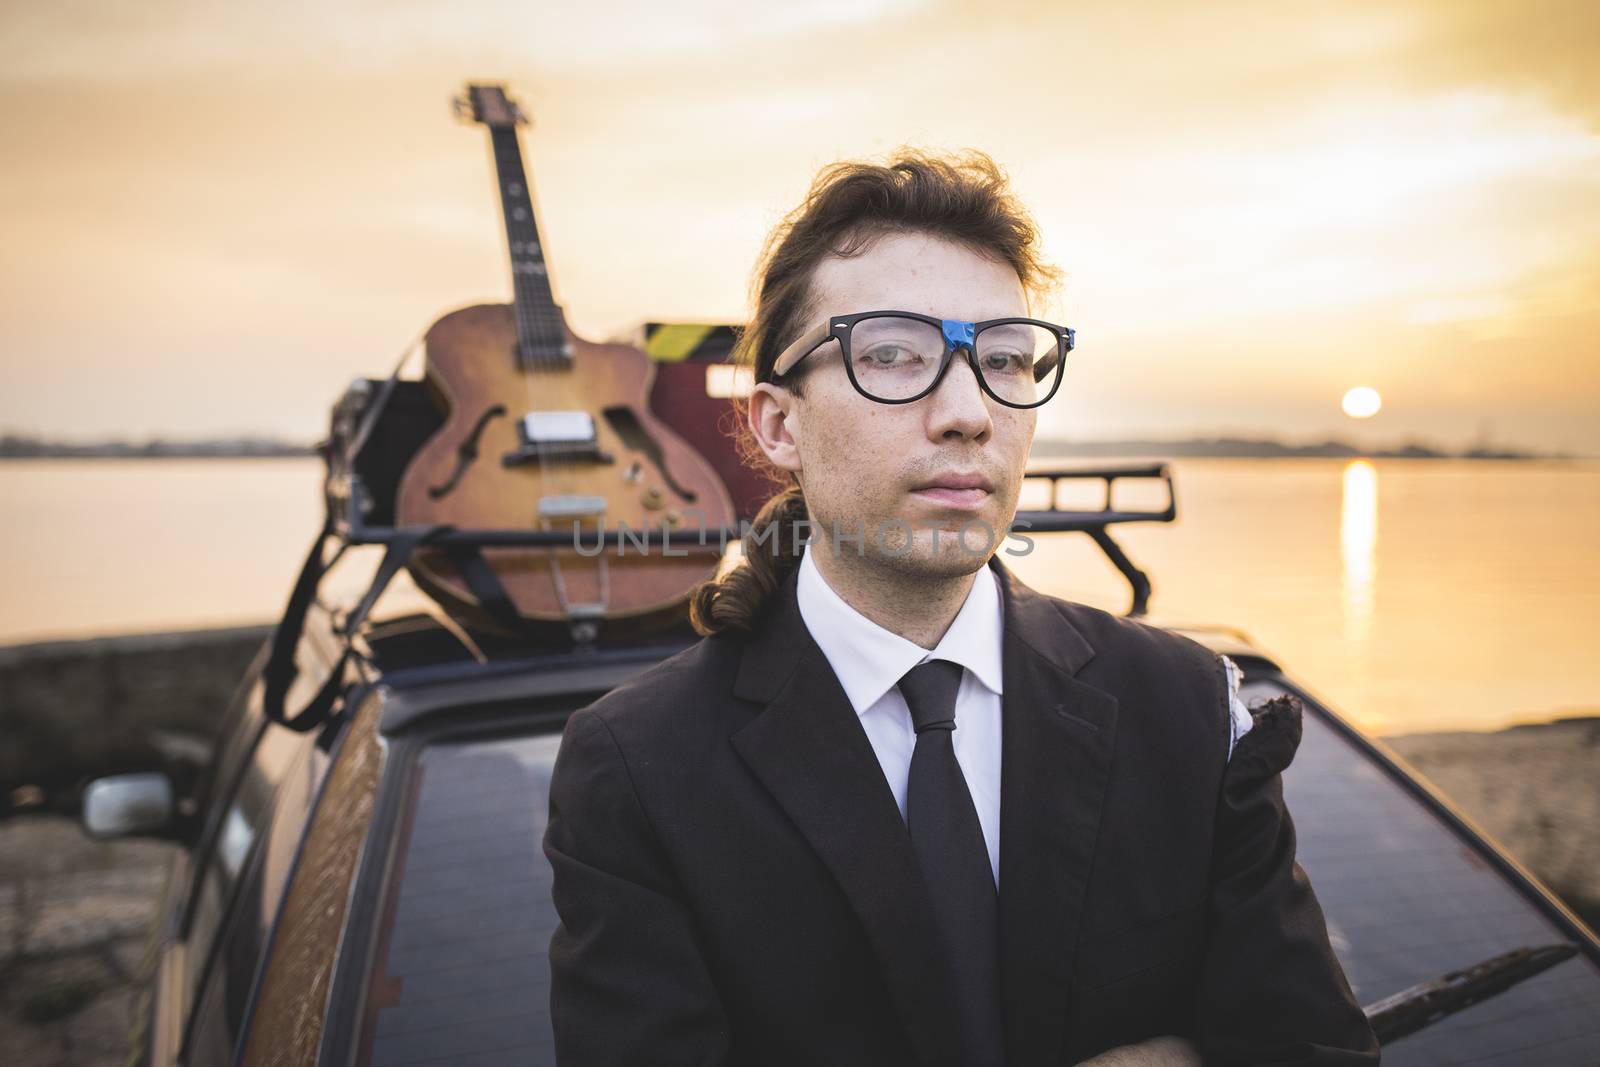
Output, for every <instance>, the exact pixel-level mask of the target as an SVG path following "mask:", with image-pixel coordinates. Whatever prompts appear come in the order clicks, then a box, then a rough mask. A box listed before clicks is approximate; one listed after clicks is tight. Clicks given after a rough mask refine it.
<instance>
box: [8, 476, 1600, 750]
mask: <svg viewBox="0 0 1600 1067" xmlns="http://www.w3.org/2000/svg"><path fill="white" fill-rule="evenodd" d="M1092 462H1093V463H1099V462H1101V461H1100V460H1095V461H1092ZM1113 462H1114V461H1113ZM1085 465H1088V464H1085ZM1172 469H1173V472H1174V479H1175V482H1176V487H1177V494H1178V520H1177V522H1175V523H1170V524H1159V523H1158V524H1140V525H1131V526H1126V527H1119V528H1117V529H1115V530H1114V531H1113V535H1114V536H1115V537H1116V538H1117V540H1118V541H1119V542H1120V543H1121V544H1122V545H1123V547H1124V548H1125V549H1126V550H1127V551H1128V553H1129V554H1130V555H1131V556H1132V557H1133V559H1134V562H1135V563H1137V564H1138V565H1139V566H1140V567H1142V568H1143V569H1144V570H1145V571H1146V573H1148V574H1149V575H1150V576H1151V577H1152V579H1153V581H1154V585H1155V595H1154V597H1153V599H1152V601H1151V608H1152V615H1153V616H1154V618H1155V619H1156V621H1159V622H1201V623H1210V624H1217V625H1223V626H1229V627H1233V628H1237V629H1239V630H1242V631H1244V632H1245V633H1247V634H1248V635H1249V636H1250V637H1251V638H1252V639H1253V640H1255V641H1256V642H1257V643H1258V644H1260V645H1261V646H1262V647H1263V648H1265V649H1266V650H1267V651H1268V652H1270V653H1273V654H1275V655H1276V656H1278V657H1279V658H1280V661H1281V662H1283V663H1285V664H1286V665H1287V666H1288V668H1289V670H1290V671H1291V672H1292V673H1294V674H1295V676H1296V677H1297V678H1299V679H1300V680H1301V681H1303V682H1304V683H1305V684H1306V685H1307V686H1308V687H1309V688H1310V689H1311V690H1312V692H1315V693H1317V694H1318V695H1319V696H1321V697H1323V698H1325V699H1327V700H1328V701H1330V702H1331V703H1332V704H1333V705H1334V706H1335V707H1337V708H1339V709H1340V710H1342V711H1344V712H1345V713H1346V714H1348V715H1350V716H1351V717H1352V718H1354V719H1355V720H1356V721H1357V722H1358V723H1360V724H1361V725H1363V726H1365V727H1366V728H1368V729H1370V730H1372V731H1375V732H1378V733H1404V732H1412V731H1417V730H1433V729H1449V728H1466V729H1493V728H1497V727H1500V726H1504V725H1506V724H1508V723H1512V722H1525V721H1539V720H1544V719H1549V718H1553V717H1558V716H1562V715H1574V714H1600V651H1597V650H1600V552H1597V546H1600V462H1578V463H1554V462H1551V463H1530V462H1498V461H1482V462H1479V461H1427V460H1421V461H1417V460H1407V461H1402V460H1376V461H1362V460H1358V461H1344V460H1322V459H1308V460H1301V459H1279V460H1248V459H1245V460H1230V459H1189V460H1177V461H1174V462H1173V463H1172ZM320 472H321V467H320V463H319V462H318V461H317V460H315V459H263V460H151V461H143V460H41V461H12V462H5V463H0V500H3V501H4V506H5V509H6V521H5V522H4V523H3V524H0V559H4V560H5V561H6V563H7V564H8V568H9V570H10V572H11V574H10V580H9V581H8V582H7V586H6V595H5V597H4V599H3V600H0V642H3V643H11V642H19V641H29V640H38V639H45V638H55V637H73V636H86V635H92V634H104V633H120V632H129V631H140V630H156V629H181V628H187V627H200V626H213V625H225V624H234V623H247V622H263V621H269V620H270V619H272V618H274V617H275V616H276V614H277V612H278V611H279V610H281V608H282V605H283V601H284V599H285V598H286V597H287V595H288V592H289V586H290V584H291V583H292V582H293V580H294V576H295V573H296V571H297V569H298V567H299V564H300V560H301V558H302V556H303V554H304V552H305V550H306V547H307V545H308V544H309V543H310V540H311V537H312V535H313V533H314V532H315V531H316V529H317V528H318V526H319V523H320V515H321V512H320V507H321V504H320V497H319V492H320ZM1096 485H1098V483H1096ZM1086 488H1087V487H1086ZM1125 490H1126V493H1125V492H1124V489H1119V492H1118V498H1117V501H1116V503H1117V504H1118V505H1119V506H1128V507H1134V506H1137V507H1146V506H1151V505H1155V504H1157V503H1159V501H1158V500H1157V499H1156V498H1155V497H1154V496H1152V495H1151V494H1150V493H1148V492H1143V491H1138V490H1137V489H1136V487H1135V485H1134V484H1133V483H1128V484H1127V485H1126V486H1125ZM1080 502H1081V504H1082V506H1096V507H1097V506H1099V496H1098V494H1091V495H1090V496H1089V497H1088V498H1083V499H1081V501H1080V499H1079V498H1076V497H1074V498H1069V499H1064V500H1063V503H1064V504H1065V505H1066V506H1073V505H1074V504H1079V503H1080ZM1025 504H1026V500H1025ZM1036 546H1037V547H1036V548H1035V550H1034V552H1033V553H1032V554H1031V555H1028V556H1025V557H1010V556H1007V557H1006V561H1007V563H1008V564H1009V565H1010V566H1011V567H1012V568H1013V569H1015V570H1016V571H1017V573H1018V574H1019V575H1020V576H1021V577H1022V578H1023V580H1024V581H1026V582H1028V583H1029V584H1031V585H1033V586H1035V587H1036V588H1039V589H1043V590H1045V591H1048V592H1051V593H1054V594H1056V595H1058V596H1063V597H1067V598H1069V599H1073V600H1078V601H1082V602H1084V603H1088V604H1093V605H1095V606H1098V607H1103V608H1106V609H1108V610H1113V611H1123V610H1125V609H1126V607H1127V602H1128V594H1127V587H1126V585H1125V584H1124V583H1123V582H1122V579H1121V577H1120V576H1119V575H1117V574H1116V572H1115V571H1114V570H1113V569H1112V568H1111V566H1110V564H1109V563H1107V562H1106V560H1105V559H1104V557H1102V556H1101V555H1100V554H1099V551H1098V550H1097V549H1096V548H1095V547H1094V546H1093V545H1092V544H1091V543H1090V542H1089V541H1088V539H1087V538H1084V537H1082V536H1081V535H1057V537H1056V538H1055V539H1047V538H1040V539H1039V540H1038V541H1037V542H1036ZM1013 547H1014V544H1013ZM373 562H375V561H373ZM373 562H366V563H364V564H363V563H362V562H361V561H360V560H359V559H355V560H352V562H351V563H350V564H349V568H348V569H347V568H341V569H342V570H348V573H349V575H350V576H351V577H352V578H358V577H359V576H360V574H361V573H362V572H368V573H370V568H371V566H372V565H373Z"/></svg>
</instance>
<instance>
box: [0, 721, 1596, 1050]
mask: <svg viewBox="0 0 1600 1067" xmlns="http://www.w3.org/2000/svg"><path fill="white" fill-rule="evenodd" d="M1384 741H1385V742H1386V743H1387V744H1388V745H1389V746H1390V747H1391V748H1392V749H1394V750H1395V751H1396V752H1398V753H1399V754H1400V755H1401V757H1402V758H1403V759H1405V760H1406V761H1407V762H1408V763H1410V764H1411V765H1412V766H1414V767H1415V768H1417V769H1418V770H1419V771H1421V772H1422V773H1423V774H1424V775H1426V776H1427V777H1428V778H1430V779H1431V780H1432V781H1434V782H1435V783H1436V784H1437V785H1438V786H1439V787H1440V788H1441V789H1442V790H1443V791H1444V792H1445V793H1446V794H1448V795H1449V796H1450V797H1451V798H1452V800H1454V801H1455V802H1456V803H1457V804H1458V805H1459V806H1460V807H1461V808H1462V809H1463V810H1465V811H1466V812H1467V814H1468V815H1469V816H1470V817H1471V818H1472V819H1474V820H1475V821H1476V822H1478V823H1479V824H1480V825H1481V826H1483V827H1484V828H1485V829H1486V830H1488V832H1489V833H1490V834H1492V835H1493V836H1495V837H1496V838H1497V839H1499V840H1500V841H1501V842H1502V843H1504V844H1506V845H1507V846H1508V847H1509V848H1511V850H1512V851H1513V853H1514V854H1516V855H1517V856H1518V858H1519V859H1521V860H1522V861H1523V862H1524V863H1525V864H1526V865H1527V866H1528V867H1530V868H1531V869H1532V870H1533V871H1534V872H1535V873H1536V874H1538V875H1539V876H1540V877H1541V878H1542V879H1544V880H1545V881H1546V883H1548V884H1549V885H1550V886H1551V887H1552V888H1554V889H1555V890H1557V892H1559V893H1561V894H1562V895H1563V896H1564V897H1565V899H1566V900H1567V902H1568V904H1569V905H1571V906H1572V907H1573V908H1574V910H1576V911H1578V912H1579V913H1580V914H1581V915H1583V916H1584V917H1585V918H1586V919H1587V921H1588V922H1589V923H1590V924H1591V925H1600V719H1581V720H1567V721H1564V722H1557V723H1552V724H1549V725H1546V726H1525V727H1514V728H1512V729H1509V730H1502V731H1499V732H1498V733H1492V734H1469V733H1440V734H1412V735H1406V736H1396V737H1389V738H1385V739H1384ZM171 848H172V846H170V845H165V844H162V843H159V842H146V841H116V842H95V841H91V840H89V839H88V838H87V837H85V836H84V835H83V834H82V833H81V832H80V831H79V829H78V827H77V824H76V822H75V821H73V820H71V819H67V818H63V817H60V816H42V815H41V816H21V817H16V818H12V819H0V1059H3V1061H4V1062H5V1063H6V1064H8V1065H10V1064H15V1065H17V1067H69V1065H70V1067H102V1065H103V1067H112V1065H120V1064H122V1063H124V1062H125V1060H126V1056H127V1048H128V1036H129V1033H130V1031H131V1030H132V1028H133V1026H134V1024H135V1021H136V1016H137V1014H138V1006H137V1004H138V998H139V994H140V985H139V982H140V977H141V974H142V971H143V966H142V964H143V957H144V952H145V949H146V946H147V939H148V935H149V929H150V922H151V919H152V917H153V916H154V914H155V910H156V906H157V901H158V899H159V897H160V894H161V890H162V887H163V884H164V882H165V878H166V868H167V862H168V860H169V858H170V855H171V852H170V850H171Z"/></svg>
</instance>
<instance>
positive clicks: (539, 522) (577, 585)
mask: <svg viewBox="0 0 1600 1067" xmlns="http://www.w3.org/2000/svg"><path fill="white" fill-rule="evenodd" d="M518 325H519V324H518V319H517V314H516V311H515V306H514V305H510V304H482V305H476V306H473V307H467V308H462V309H460V310H458V311H454V312H451V313H450V314H448V315H446V316H444V317H443V318H441V319H439V320H438V321H437V322H436V323H434V325H433V327H432V328H431V329H430V330H429V331H428V334H427V338H426V361H427V363H426V377H427V381H428V383H429V385H430V387H431V388H432V390H433V391H434V393H435V395H436V398H437V399H438V401H439V403H440V406H441V408H442V409H443V410H445V412H446V422H445V424H444V426H443V427H441V428H440V430H439V431H438V432H437V433H436V434H435V435H434V436H433V437H432V438H430V439H429V440H428V441H427V442H426V443H425V444H424V445H423V447H422V448H421V449H420V450H419V451H418V453H417V454H416V455H415V456H414V457H413V458H412V460H411V463H410V466H409V467H408V468H407V470H406V472H405V475H404V476H403V478H402V479H401V483H400V486H399V491H398V496H397V499H396V505H395V507H396V522H397V523H398V524H399V525H402V526H410V525H415V524H435V523H450V524H453V525H455V526H458V527H470V528H474V529H504V530H530V529H531V530H537V529H551V530H555V531H557V532H561V533H567V534H571V535H573V536H575V537H576V538H578V539H579V542H580V543H581V544H583V545H584V546H585V548H586V551H587V552H588V553H589V554H588V555H583V554H580V553H579V552H578V551H577V550H576V548H568V547H566V546H565V545H564V546H563V547H561V548H543V547H534V548H530V547H488V548H484V549H482V552H483V556H484V559H485V560H487V561H488V562H489V564H490V566H491V567H492V568H493V569H494V571H495V574H496V577H498V578H499V580H500V583H501V585H502V586H504V587H505V589H506V592H507V594H508V595H509V596H510V598H511V601H512V603H513V604H514V605H515V607H516V609H517V611H518V612H519V613H520V614H521V615H522V616H524V617H525V618H527V619H534V620H545V621H558V620H566V619H572V618H575V617H581V616H589V617H595V616H597V615H598V616H603V617H605V618H607V619H634V620H644V619H647V618H650V617H654V616H665V615H671V614H681V613H682V610H683V605H684V603H685V601H686V599H687V596H688V593H689V591H690V590H691V589H692V588H693V587H694V586H695V585H696V584H697V583H698V582H700V581H701V580H703V579H705V578H709V577H711V576H712V574H713V573H714V572H715V570H716V567H717V564H718V562H719V560H720V558H721V552H720V549H719V547H718V542H717V539H716V537H714V536H713V537H711V538H710V545H709V547H704V548H703V547H701V546H699V545H698V544H695V543H692V542H691V543H690V544H688V545H686V546H683V547H681V548H680V547H678V546H674V548H673V550H672V551H673V554H672V555H663V554H662V551H661V548H660V547H659V546H656V547H653V548H651V549H650V550H649V554H648V555H645V554H641V553H640V552H639V550H638V548H637V546H635V545H633V544H628V545H625V546H623V547H622V549H621V550H620V551H619V550H618V549H617V548H606V549H604V550H603V551H601V552H599V553H598V554H596V549H597V545H598V541H597V535H596V532H595V531H597V530H598V529H600V528H601V527H602V526H603V527H604V528H605V529H607V530H615V529H618V528H619V527H621V526H624V525H625V526H626V527H627V528H628V529H631V530H633V531H635V532H637V531H641V530H644V529H647V528H648V529H655V530H659V529H661V528H662V527H663V526H664V525H676V526H678V527H679V528H680V529H684V530H687V531H694V530H698V529H700V528H701V527H702V524H703V526H704V528H705V529H708V530H713V531H714V530H717V529H719V528H721V527H724V526H732V525H735V524H736V521H737V520H736V518H735V514H734V510H733V505H732V503H731V501H730V499H729V496H728V493H727V490H726V489H725V488H724V486H723V484H722V481H721V479H720V478H718V476H717V474H716V472H715V471H714V470H713V468H712V467H711V465H710V464H709V463H707V462H706V460H705V459H704V458H702V457H701V456H700V454H699V453H698V452H696V451H695V450H694V449H692V448H691V447H690V446H689V445H687V444H686V443H685V442H684V441H683V439H682V438H680V437H678V436H677V435H676V434H675V433H673V432H672V430H671V429H669V428H668V427H667V426H666V425H665V424H664V423H662V422H661V421H660V420H658V419H656V418H655V417H654V416H653V415H651V414H650V411H649V409H648V407H647V402H646V398H647V397H648V395H649V388H650V380H651V377H652V373H653V371H652V368H651V365H650V362H649V359H648V358H647V357H646V356H645V354H644V353H643V352H641V351H639V350H638V349H636V348H633V347H631V346H628V345H615V344H592V343H590V342H587V341H584V340H581V339H580V338H578V337H577V336H575V335H574V334H572V333H571V332H570V331H568V330H567V329H566V327H565V324H564V322H563V323H561V324H560V329H561V331H562V334H563V335H564V340H565V346H566V352H567V354H566V356H565V357H564V358H563V359H561V360H558V361H550V362H548V363H545V364H542V365H536V366H527V365H525V364H521V363H519V361H518V359H517V358H516V357H517V352H518V348H519V332H518ZM534 412H558V413H561V416H562V417H568V416H571V415H573V414H575V413H578V412H587V413H588V414H589V416H590V417H591V419H592V427H593V438H592V442H591V444H590V445H589V446H586V447H585V448H583V449H576V450H575V449H570V448H568V447H566V446H562V445H554V446H551V445H539V444H536V443H535V444H530V442H529V441H528V439H527V437H526V435H525V434H524V433H523V431H521V430H520V429H519V426H520V425H521V424H522V422H523V418H524V416H525V415H527V414H529V413H534ZM630 420H631V421H630ZM641 434H642V435H643V437H644V438H646V439H647V440H648V441H649V442H653V443H654V446H655V447H654V448H650V447H648V446H646V447H639V446H640V443H641ZM474 443H475V451H476V455H475V457H474V456H472V455H471V454H472V452H473V451H474V448H473V445H474ZM464 446H465V448H464ZM508 459H509V460H510V462H509V463H508V462H507V460H508ZM575 511H581V512H582V514H581V515H578V514H575V513H574V512H575ZM574 522H577V523H578V524H579V527H578V531H577V533H576V534H573V523H574ZM679 552H683V553H685V554H684V555H678V553H679ZM410 569H411V572H412V575H413V577H414V578H415V579H416V581H417V583H418V584H419V585H420V586H422V587H423V588H424V589H425V590H427V591H428V592H429V593H430V594H432V595H433V596H434V597H436V598H437V599H439V600H440V601H441V602H442V603H444V604H445V605H446V606H447V607H450V608H452V609H453V610H456V611H458V612H460V613H462V614H465V615H468V616H477V617H478V618H479V621H483V620H482V617H481V612H480V611H479V610H478V608H479V605H478V600H477V598H476V597H475V596H474V595H473V594H472V592H471V591H470V589H469V588H468V586H467V584H466V583H465V581H464V580H463V579H462V577H461V575H460V574H459V573H458V572H457V571H456V569H455V568H454V566H453V565H452V564H451V562H450V560H449V558H448V557H447V556H446V555H445V554H444V553H443V551H441V550H437V549H434V550H422V551H419V552H417V553H415V554H414V555H413V557H412V562H411V564H410Z"/></svg>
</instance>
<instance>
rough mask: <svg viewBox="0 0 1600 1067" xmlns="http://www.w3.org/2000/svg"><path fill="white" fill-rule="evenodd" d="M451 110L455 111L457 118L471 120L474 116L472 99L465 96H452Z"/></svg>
mask: <svg viewBox="0 0 1600 1067" xmlns="http://www.w3.org/2000/svg"><path fill="white" fill-rule="evenodd" d="M450 110H451V111H453V112H455V116H456V118H458V119H461V120H463V121H467V120H470V119H471V118H472V101H471V100H468V99H467V98H466V97H465V96H452V97H451V98H450Z"/></svg>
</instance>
